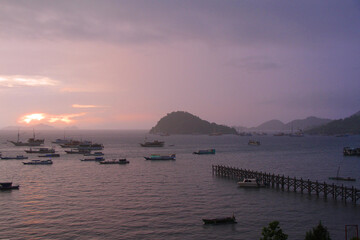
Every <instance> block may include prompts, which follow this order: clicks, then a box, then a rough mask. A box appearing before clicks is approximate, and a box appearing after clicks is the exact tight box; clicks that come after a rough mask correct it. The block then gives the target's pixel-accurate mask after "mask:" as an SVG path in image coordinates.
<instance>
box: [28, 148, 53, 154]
mask: <svg viewBox="0 0 360 240" xmlns="http://www.w3.org/2000/svg"><path fill="white" fill-rule="evenodd" d="M25 152H26V153H55V149H53V148H34V149H32V148H30V150H25Z"/></svg>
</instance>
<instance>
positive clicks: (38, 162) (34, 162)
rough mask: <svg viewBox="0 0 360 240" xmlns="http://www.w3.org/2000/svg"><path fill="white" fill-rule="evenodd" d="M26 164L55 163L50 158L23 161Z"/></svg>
mask: <svg viewBox="0 0 360 240" xmlns="http://www.w3.org/2000/svg"><path fill="white" fill-rule="evenodd" d="M23 164H25V165H50V164H53V162H52V161H51V159H48V160H31V161H30V162H23Z"/></svg>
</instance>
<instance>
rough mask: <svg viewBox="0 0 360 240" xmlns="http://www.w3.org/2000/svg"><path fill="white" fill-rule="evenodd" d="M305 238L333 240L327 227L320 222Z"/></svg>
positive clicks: (307, 239) (309, 239)
mask: <svg viewBox="0 0 360 240" xmlns="http://www.w3.org/2000/svg"><path fill="white" fill-rule="evenodd" d="M305 240H331V238H330V235H329V232H328V230H327V228H326V227H324V226H323V225H322V224H321V221H320V222H319V225H317V226H316V227H314V228H313V229H312V230H310V231H309V232H307V233H306V236H305Z"/></svg>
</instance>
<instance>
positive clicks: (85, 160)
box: [80, 157, 105, 162]
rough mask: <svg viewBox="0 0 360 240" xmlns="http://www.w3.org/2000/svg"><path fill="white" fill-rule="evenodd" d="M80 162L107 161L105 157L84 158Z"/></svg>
mask: <svg viewBox="0 0 360 240" xmlns="http://www.w3.org/2000/svg"><path fill="white" fill-rule="evenodd" d="M80 161H82V162H101V161H105V158H103V157H96V158H84V159H80Z"/></svg>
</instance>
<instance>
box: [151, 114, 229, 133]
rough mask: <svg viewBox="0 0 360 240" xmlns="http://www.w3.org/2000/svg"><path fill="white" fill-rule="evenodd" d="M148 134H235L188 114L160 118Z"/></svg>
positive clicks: (221, 126) (168, 115)
mask: <svg viewBox="0 0 360 240" xmlns="http://www.w3.org/2000/svg"><path fill="white" fill-rule="evenodd" d="M150 133H155V134H156V133H168V134H210V133H223V134H236V130H235V129H234V128H230V127H228V126H225V125H218V124H216V123H209V122H208V121H205V120H202V119H200V118H199V117H197V116H194V115H192V114H190V113H188V112H182V111H178V112H172V113H169V114H167V115H166V116H165V117H163V118H161V119H160V120H159V122H158V123H157V124H156V126H155V127H153V128H152V129H151V130H150Z"/></svg>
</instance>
